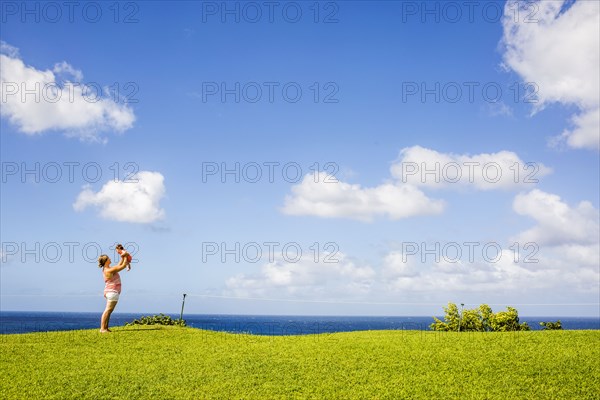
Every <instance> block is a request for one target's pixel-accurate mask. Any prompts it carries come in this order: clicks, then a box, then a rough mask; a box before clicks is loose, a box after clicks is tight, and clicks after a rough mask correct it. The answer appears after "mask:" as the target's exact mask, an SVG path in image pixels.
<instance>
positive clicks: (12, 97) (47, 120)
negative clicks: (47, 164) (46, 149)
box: [0, 42, 135, 141]
mask: <svg viewBox="0 0 600 400" xmlns="http://www.w3.org/2000/svg"><path fill="white" fill-rule="evenodd" d="M0 49H1V50H2V54H0V84H1V89H0V90H1V93H0V97H1V100H2V117H5V118H7V119H8V120H9V121H10V122H11V123H12V124H13V125H15V126H16V127H17V129H18V130H19V131H21V132H23V133H25V134H28V135H34V134H41V133H43V132H47V131H62V132H65V133H66V134H67V135H69V136H76V137H79V138H81V139H86V140H94V141H96V140H101V139H102V138H101V137H100V134H101V132H104V131H116V132H123V131H125V130H127V129H130V128H131V127H132V126H133V122H134V121H135V115H134V113H133V111H132V110H131V108H129V107H128V106H127V105H126V104H118V103H115V102H114V101H113V100H112V99H110V98H108V97H106V96H103V95H102V93H97V92H98V90H99V89H98V88H97V87H96V86H95V85H94V86H90V85H85V84H83V83H80V81H81V80H82V79H83V74H82V73H81V71H79V70H77V69H75V68H73V67H72V66H71V65H70V64H68V63H67V62H64V61H63V62H61V63H57V64H56V65H55V66H54V68H53V69H52V70H39V69H36V68H34V67H32V66H28V65H26V64H25V63H24V62H23V61H22V60H21V59H20V57H19V54H18V50H17V49H16V48H14V47H12V46H10V45H8V44H7V43H5V42H2V43H1V46H0ZM28 92H32V93H30V94H26V93H28Z"/></svg>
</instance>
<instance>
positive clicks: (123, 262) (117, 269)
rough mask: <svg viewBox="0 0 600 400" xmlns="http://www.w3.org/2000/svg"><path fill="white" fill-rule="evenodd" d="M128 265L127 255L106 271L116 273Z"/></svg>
mask: <svg viewBox="0 0 600 400" xmlns="http://www.w3.org/2000/svg"><path fill="white" fill-rule="evenodd" d="M126 267H127V262H125V257H121V261H120V262H119V263H118V264H117V265H115V266H114V267H110V268H109V269H108V270H107V271H106V272H108V273H109V274H114V273H115V272H119V271H122V270H124V269H125V268H126Z"/></svg>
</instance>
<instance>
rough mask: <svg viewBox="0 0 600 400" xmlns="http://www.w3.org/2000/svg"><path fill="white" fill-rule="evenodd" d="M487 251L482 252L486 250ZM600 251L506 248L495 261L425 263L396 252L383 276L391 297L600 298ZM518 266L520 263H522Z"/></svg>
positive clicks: (591, 248)
mask: <svg viewBox="0 0 600 400" xmlns="http://www.w3.org/2000/svg"><path fill="white" fill-rule="evenodd" d="M480 248H481V247H480ZM599 249H600V246H598V244H591V245H569V246H557V247H535V248H527V249H525V248H524V247H523V246H522V244H520V248H519V253H517V249H516V248H515V247H511V248H504V249H502V251H501V253H500V254H499V256H498V258H497V259H494V260H492V261H490V260H489V259H488V260H484V259H480V258H479V259H475V260H474V261H473V262H470V260H468V257H462V258H461V259H460V260H458V261H456V262H450V260H448V259H444V258H443V257H442V258H441V260H440V262H437V263H436V262H434V260H433V259H432V257H431V256H430V257H429V258H428V259H427V260H426V261H427V262H422V260H421V259H420V257H418V255H417V256H414V255H406V256H404V257H403V255H402V252H399V251H394V252H390V253H389V254H388V255H387V256H386V257H385V259H384V263H383V266H382V270H381V279H382V283H383V287H384V289H385V290H387V291H388V292H399V293H406V292H411V293H414V292H428V293H444V294H445V295H446V296H447V297H453V296H456V297H461V294H462V293H464V292H490V293H491V292H501V293H514V294H515V295H516V294H518V293H522V292H523V291H531V290H533V289H550V288H552V289H555V290H557V291H564V292H569V291H576V292H582V293H585V292H588V293H593V292H598V280H599V279H600V271H599V270H598V257H600V251H599ZM517 261H518V262H517Z"/></svg>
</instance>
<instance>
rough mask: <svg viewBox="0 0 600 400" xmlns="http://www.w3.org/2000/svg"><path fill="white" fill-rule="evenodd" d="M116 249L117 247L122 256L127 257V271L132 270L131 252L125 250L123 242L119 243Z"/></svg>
mask: <svg viewBox="0 0 600 400" xmlns="http://www.w3.org/2000/svg"><path fill="white" fill-rule="evenodd" d="M116 249H117V253H119V255H120V256H121V258H126V262H127V271H131V259H132V257H131V254H129V253H128V252H127V250H125V248H124V247H123V245H122V244H118V245H117V247H116Z"/></svg>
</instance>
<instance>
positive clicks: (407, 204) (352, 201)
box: [282, 172, 444, 221]
mask: <svg viewBox="0 0 600 400" xmlns="http://www.w3.org/2000/svg"><path fill="white" fill-rule="evenodd" d="M326 179H327V174H326V173H324V172H320V173H319V174H318V176H317V179H315V176H313V175H312V174H307V175H306V176H305V177H304V179H303V180H302V182H301V183H300V184H298V185H295V186H293V187H292V194H291V195H288V196H286V198H285V203H284V206H283V208H282V212H283V213H285V214H289V215H314V216H318V217H324V218H350V219H356V220H360V221H371V220H372V219H373V218H374V217H376V216H387V217H389V218H391V219H394V220H396V219H401V218H407V217H412V216H416V215H428V214H439V213H441V212H442V211H443V209H444V203H443V202H442V201H440V200H431V199H429V198H428V197H427V196H426V195H425V194H424V193H423V192H421V191H420V190H419V189H417V188H416V187H414V186H411V185H396V184H391V183H386V184H382V185H379V186H375V187H371V188H363V187H361V186H360V185H357V184H354V185H353V184H349V183H345V182H341V181H337V182H327V181H326ZM315 181H316V182H315Z"/></svg>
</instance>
